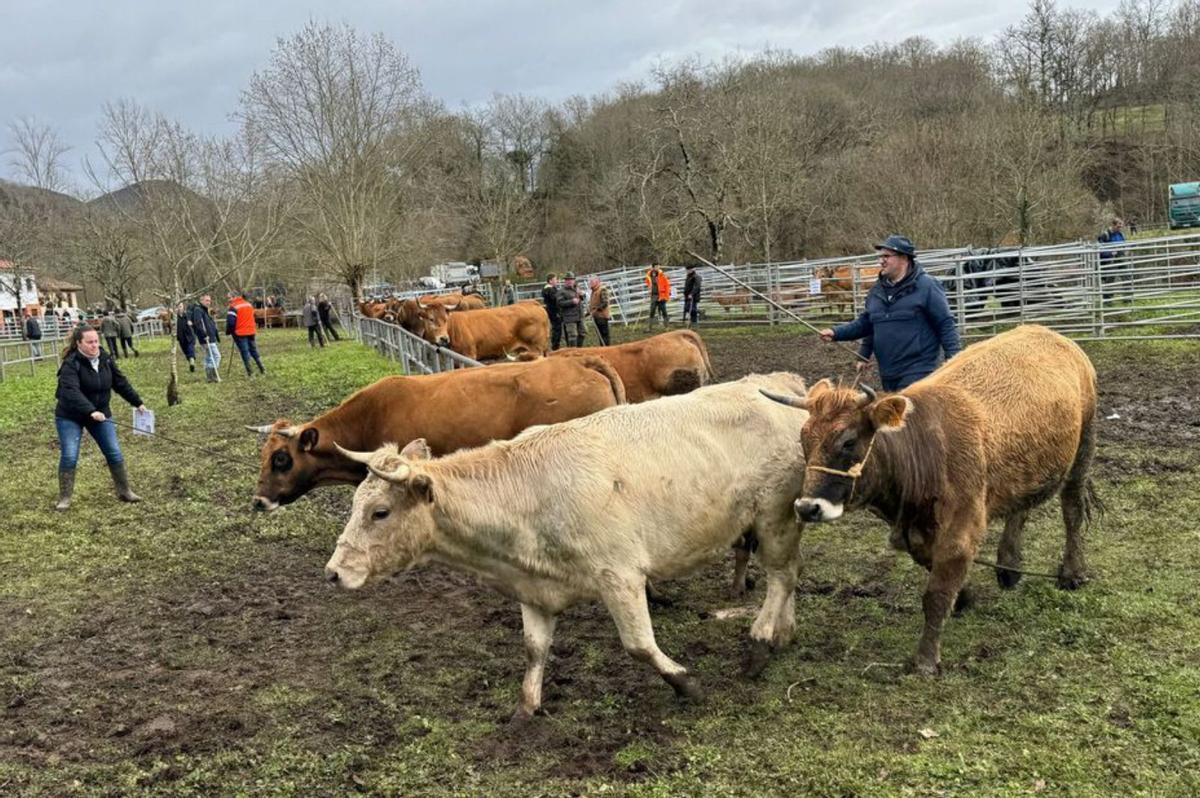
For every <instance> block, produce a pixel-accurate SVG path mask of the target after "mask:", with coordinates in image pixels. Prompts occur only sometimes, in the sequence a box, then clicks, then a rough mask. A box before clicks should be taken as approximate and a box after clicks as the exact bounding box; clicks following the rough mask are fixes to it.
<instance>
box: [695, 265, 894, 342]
mask: <svg viewBox="0 0 1200 798" xmlns="http://www.w3.org/2000/svg"><path fill="white" fill-rule="evenodd" d="M688 254H689V255H691V256H692V257H693V258H695V259H696V260H698V261H700V262H702V263H703V264H704V265H705V266H709V267H710V268H713V269H716V270H717V271H718V272H720V273H721V274H723V275H725V276H726V277H728V278H729V279H730V280H733V281H734V282H735V283H737V284H738V285H740V286H741V287H742V288H745V289H746V290H747V291H750V292H751V293H753V294H755V295H756V296H758V297H759V298H760V299H762V300H763V301H764V302H766V303H767V304H769V305H771V306H773V307H774V308H775V309H776V310H782V311H783V312H784V313H786V314H787V315H789V316H791V317H792V318H793V319H795V320H796V321H798V322H800V323H801V324H803V325H804V326H805V327H807V328H809V329H810V330H812V331H813V332H815V333H817V334H818V335H820V334H821V330H820V329H819V328H817V327H816V326H815V325H813V324H810V323H809V322H807V321H805V320H804V319H802V318H800V317H799V316H798V315H796V314H795V313H793V312H792V311H791V310H789V309H788V308H785V307H784V306H783V305H781V304H779V303H778V302H776V301H775V300H774V299H771V297H769V296H767V295H766V294H764V293H763V292H762V291H759V290H758V289H757V288H755V287H754V286H752V285H750V284H749V283H746V282H744V281H742V280H739V279H738V278H736V277H734V276H733V275H732V274H730V273H729V272H728V271H726V270H725V269H722V268H721V267H720V266H718V265H717V264H715V263H713V262H712V261H710V260H708V259H707V258H705V257H703V256H701V255H697V254H696V253H695V252H692V251H691V250H688ZM832 343H835V344H837V345H838V346H840V347H841V348H842V349H845V350H846V351H847V352H849V353H850V354H852V355H854V358H855V360H860V361H862V362H863V363H870V362H871V361H870V359H869V358H865V357H863V356H862V355H860V354H859V353H858V352H857V351H856V350H855V349H854V348H853V347H851V346H847V345H846V344H844V343H843V342H841V341H833V342H832Z"/></svg>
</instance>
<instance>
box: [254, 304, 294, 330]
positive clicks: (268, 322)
mask: <svg viewBox="0 0 1200 798" xmlns="http://www.w3.org/2000/svg"><path fill="white" fill-rule="evenodd" d="M254 322H255V324H257V325H258V326H259V327H286V326H287V324H286V323H285V319H284V315H283V308H276V307H270V308H255V309H254Z"/></svg>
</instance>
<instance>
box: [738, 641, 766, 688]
mask: <svg viewBox="0 0 1200 798" xmlns="http://www.w3.org/2000/svg"><path fill="white" fill-rule="evenodd" d="M770 661H771V646H770V644H768V643H767V641H765V640H751V641H750V650H749V651H748V652H746V661H745V663H743V665H742V676H745V677H746V678H747V679H757V678H758V677H759V676H761V675H762V672H763V670H764V669H765V668H766V667H767V663H768V662H770Z"/></svg>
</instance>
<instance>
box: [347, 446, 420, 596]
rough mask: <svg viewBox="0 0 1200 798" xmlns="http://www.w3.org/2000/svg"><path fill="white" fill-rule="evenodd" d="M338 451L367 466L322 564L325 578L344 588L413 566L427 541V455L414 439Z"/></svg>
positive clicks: (418, 560)
mask: <svg viewBox="0 0 1200 798" xmlns="http://www.w3.org/2000/svg"><path fill="white" fill-rule="evenodd" d="M338 449H339V450H340V451H341V453H342V454H343V456H345V457H348V458H350V459H351V460H354V461H356V462H359V463H362V464H363V465H365V466H366V467H367V470H368V472H369V475H368V476H367V478H366V479H365V480H363V482H362V484H361V485H359V486H358V490H356V491H355V492H354V505H353V507H351V509H350V520H349V521H347V522H346V528H345V529H343V530H342V534H341V536H339V537H338V541H337V548H336V549H334V552H333V556H332V557H330V558H329V562H328V564H326V566H325V578H326V580H327V581H329V582H331V583H333V584H336V585H338V586H339V587H344V588H347V589H349V590H357V589H358V588H360V587H362V586H363V585H365V584H367V583H368V582H373V581H376V580H378V579H381V578H384V577H387V576H391V575H392V574H394V573H396V572H397V571H402V570H404V569H406V568H410V567H412V566H413V565H416V564H418V563H419V562H421V560H422V559H423V558H424V557H425V556H426V555H427V554H428V553H429V551H430V549H431V547H432V543H433V532H434V519H433V503H434V494H435V488H434V483H433V480H432V479H431V478H430V476H429V475H428V474H426V473H424V471H423V469H422V463H423V461H425V460H428V459H429V457H430V452H429V447H428V446H426V445H425V440H424V439H422V438H418V439H417V440H415V441H413V442H412V443H410V444H408V445H407V446H405V447H404V449H403V450H400V449H399V447H398V446H396V444H387V445H385V446H383V447H382V448H380V449H377V450H376V451H374V452H351V451H349V450H347V449H342V448H341V447H340V446H339V447H338Z"/></svg>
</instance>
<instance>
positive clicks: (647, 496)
mask: <svg viewBox="0 0 1200 798" xmlns="http://www.w3.org/2000/svg"><path fill="white" fill-rule="evenodd" d="M551 362H553V361H551ZM760 388H765V389H768V390H770V391H771V392H772V393H782V394H784V395H791V396H793V397H799V396H800V395H802V393H803V391H804V383H803V381H802V380H801V379H800V378H799V377H797V376H796V375H793V374H787V373H777V374H771V375H751V376H750V377H746V378H744V379H742V380H739V381H738V382H731V383H722V384H720V385H712V386H708V387H706V388H701V389H699V390H697V391H693V392H692V393H689V394H684V395H682V396H671V397H666V398H663V399H659V400H657V401H654V402H647V403H644V404H637V405H622V406H620V407H613V408H609V409H607V410H602V411H600V412H598V413H594V414H592V415H591V416H588V417H587V418H581V419H575V420H573V421H568V422H564V423H562V424H555V425H553V426H545V427H534V428H532V429H529V430H526V431H525V432H524V433H522V434H521V435H519V436H517V437H516V438H514V439H513V440H511V441H505V442H495V443H491V444H488V445H487V446H482V447H480V448H477V449H470V450H466V451H461V452H456V453H454V454H451V455H447V456H446V457H442V458H438V459H430V458H429V453H428V450H427V449H424V447H423V444H422V443H421V442H414V443H413V444H410V445H409V446H407V447H405V449H404V450H403V451H400V450H399V449H398V447H396V446H389V447H383V448H381V449H379V450H377V451H375V452H371V453H363V452H357V453H356V452H346V454H347V456H349V457H352V458H354V459H356V460H358V461H360V462H362V463H364V464H366V465H367V467H368V469H369V471H370V474H371V476H369V477H368V478H367V479H366V480H365V481H364V482H363V483H362V484H361V485H360V486H359V488H358V491H357V492H356V493H355V496H354V506H353V509H352V510H351V513H350V520H349V522H348V523H347V524H346V528H345V530H344V531H343V532H342V534H341V537H339V538H338V543H337V548H336V550H335V552H334V554H333V556H332V558H331V559H330V560H329V564H328V565H327V566H326V576H327V578H328V580H329V581H330V582H334V583H336V584H338V585H340V586H342V587H344V588H349V589H357V588H360V587H362V586H364V585H366V584H368V583H369V582H372V581H375V580H377V579H380V578H383V577H387V576H390V575H392V574H394V573H395V572H397V571H401V570H404V569H407V568H411V567H412V566H414V565H417V564H420V563H423V562H428V561H435V562H441V563H444V564H447V565H449V566H451V567H454V568H458V569H461V570H464V571H466V572H468V573H472V574H475V575H477V576H479V577H481V578H482V579H483V580H484V581H485V582H486V583H488V584H490V585H492V586H493V587H495V588H496V589H497V590H499V591H500V592H501V593H503V594H504V595H506V596H510V597H512V598H514V599H516V600H517V601H519V602H520V604H521V617H522V620H523V621H524V626H525V648H526V657H527V670H526V672H525V680H524V683H523V685H522V689H521V701H520V704H519V706H518V708H517V713H516V718H527V717H529V716H530V715H532V714H533V713H534V712H536V711H537V709H538V707H540V706H541V703H542V672H543V669H544V668H545V665H546V657H547V654H548V652H549V650H550V643H551V638H552V636H553V634H554V626H555V623H556V619H557V617H558V615H559V614H560V613H561V612H562V611H563V610H565V609H566V608H568V607H570V606H571V605H573V604H576V603H578V602H581V601H587V600H591V599H596V598H599V599H600V600H602V601H603V602H604V604H605V606H606V607H607V608H608V610H609V613H610V614H611V615H612V618H613V621H614V622H615V623H616V626H617V631H618V633H619V634H620V638H621V644H622V645H623V646H624V647H625V649H626V651H628V652H629V654H630V655H631V656H633V658H634V659H636V660H638V661H640V662H647V663H650V664H651V665H653V667H654V668H655V669H656V670H657V671H658V673H659V674H660V675H661V676H662V677H663V679H665V680H666V681H667V682H668V683H669V684H670V685H671V686H672V687H674V688H675V691H676V692H677V693H678V694H679V695H680V696H684V697H692V698H695V697H698V696H699V688H698V687H697V685H696V683H695V682H694V681H693V679H692V678H691V677H690V676H689V675H688V672H687V670H686V669H685V668H684V667H683V666H682V665H680V664H678V663H677V662H675V661H674V660H672V659H670V658H669V657H668V656H667V655H666V654H664V653H663V652H662V651H661V650H660V649H659V647H658V645H657V643H656V642H655V640H654V629H653V628H652V626H651V623H650V613H649V610H648V608H647V604H646V595H645V586H646V582H647V580H648V579H654V580H662V579H670V578H673V577H677V576H683V575H684V574H687V573H689V572H690V571H693V570H695V569H696V568H697V567H698V566H700V565H702V564H704V563H706V562H708V561H710V560H712V559H714V558H716V557H719V556H720V555H721V554H722V553H723V552H724V551H725V550H726V549H728V548H729V546H730V545H731V544H732V543H733V542H734V541H735V540H737V539H738V537H740V536H741V535H742V534H744V533H746V532H748V531H753V532H755V533H756V535H757V537H758V541H759V549H758V554H759V557H760V558H761V559H762V562H763V565H764V566H765V568H766V571H767V591H766V596H765V598H764V600H763V605H762V608H761V609H760V611H759V613H758V617H757V619H756V620H755V621H754V624H753V626H752V627H751V630H750V638H751V649H750V657H749V658H748V660H747V663H746V669H747V671H748V672H750V673H752V674H753V673H757V672H758V671H760V670H761V669H762V668H763V667H764V666H765V664H766V661H767V658H768V656H769V652H770V650H771V649H772V648H778V647H780V646H783V645H785V644H786V643H788V642H789V641H790V640H791V638H792V634H793V632H794V628H795V609H794V603H793V601H794V600H793V591H794V589H795V586H796V575H797V569H798V566H799V541H800V529H801V528H800V527H799V526H798V525H797V524H796V521H795V517H794V514H793V510H792V504H793V502H794V501H795V499H796V497H797V496H798V495H799V491H800V486H801V484H802V481H803V474H804V461H803V455H802V452H801V447H800V430H801V428H802V427H803V426H804V423H803V420H802V419H801V418H800V417H799V415H795V416H789V415H788V414H789V413H793V414H794V413H796V411H795V410H791V409H790V408H787V407H784V406H782V405H780V404H778V403H776V402H772V401H771V400H770V399H767V398H766V397H765V396H763V395H762V394H761V393H760V391H759V389H760ZM681 430H682V431H681Z"/></svg>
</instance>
